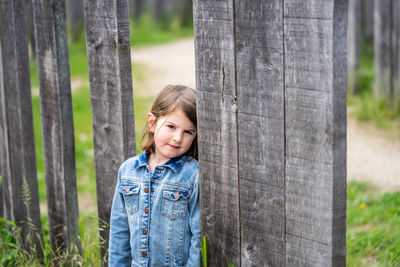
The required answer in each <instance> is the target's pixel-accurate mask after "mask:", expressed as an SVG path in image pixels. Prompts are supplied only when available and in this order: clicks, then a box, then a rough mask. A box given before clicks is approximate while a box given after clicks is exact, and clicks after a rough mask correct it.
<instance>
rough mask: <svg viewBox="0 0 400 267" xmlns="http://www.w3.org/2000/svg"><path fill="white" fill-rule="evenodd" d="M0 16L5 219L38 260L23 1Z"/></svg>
mask: <svg viewBox="0 0 400 267" xmlns="http://www.w3.org/2000/svg"><path fill="white" fill-rule="evenodd" d="M0 12H1V16H0V19H1V21H0V38H1V56H2V57H1V64H2V74H3V75H2V76H3V77H2V86H1V89H2V90H1V104H0V105H1V125H2V126H1V130H2V136H1V141H2V144H1V148H2V149H1V150H2V157H1V164H2V168H1V169H2V178H3V179H2V182H3V200H4V201H5V203H4V208H5V209H4V215H5V216H6V218H7V219H8V220H13V221H15V223H16V224H17V225H18V226H21V227H22V232H21V237H22V240H23V242H24V246H25V248H27V249H28V250H32V249H31V248H32V246H33V245H35V246H36V252H37V253H38V255H39V257H41V256H42V255H43V253H42V250H41V245H40V244H41V222H40V212H39V194H38V185H37V178H36V157H35V143H34V136H33V119H32V103H31V90H30V76H29V58H28V42H27V37H26V35H27V34H26V24H25V8H24V1H22V0H12V1H9V0H4V1H1V3H0ZM32 252H33V251H32Z"/></svg>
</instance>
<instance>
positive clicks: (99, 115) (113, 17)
mask: <svg viewBox="0 0 400 267" xmlns="http://www.w3.org/2000/svg"><path fill="white" fill-rule="evenodd" d="M84 5H85V21H86V36H87V37H86V46H87V54H88V63H89V79H90V92H91V93H90V95H91V110H92V123H93V141H94V155H95V169H96V186H97V203H98V214H99V224H100V228H101V229H104V230H102V231H101V232H100V236H101V239H102V240H103V241H104V242H103V243H102V244H103V246H102V247H101V255H102V259H105V258H106V257H104V256H105V255H106V251H107V249H108V235H109V229H108V224H109V220H110V211H111V204H112V197H113V194H114V191H113V190H110V189H113V188H115V185H116V182H117V172H118V168H119V166H120V164H121V163H122V162H123V161H124V160H125V159H127V158H128V157H131V156H134V155H135V154H136V143H135V128H134V112H133V92H132V69H131V61H130V33H129V9H128V0H117V1H108V0H101V1H98V0H96V1H94V0H86V1H85V2H84ZM103 264H104V265H106V262H103Z"/></svg>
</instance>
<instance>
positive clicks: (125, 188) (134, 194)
mask: <svg viewBox="0 0 400 267" xmlns="http://www.w3.org/2000/svg"><path fill="white" fill-rule="evenodd" d="M139 189H140V185H137V184H122V185H120V186H119V188H118V191H119V192H120V193H121V194H122V196H123V198H124V201H125V209H126V211H127V212H128V213H129V214H133V213H135V212H137V210H138V207H139Z"/></svg>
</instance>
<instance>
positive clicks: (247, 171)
mask: <svg viewBox="0 0 400 267" xmlns="http://www.w3.org/2000/svg"><path fill="white" fill-rule="evenodd" d="M347 7H348V5H347V0H330V1H324V2H320V1H319V2H316V1H312V0H308V1H288V0H286V1H284V0H277V1H251V0H245V1H239V0H237V1H234V0H225V1H213V0H208V1H205V0H201V1H200V0H197V1H194V23H195V27H194V31H195V48H196V87H197V90H198V104H197V105H198V138H199V159H200V160H199V162H200V188H201V190H200V203H201V223H202V232H203V234H204V235H206V236H207V238H208V247H209V249H208V251H209V254H208V262H209V265H210V266H226V263H227V261H230V262H232V263H234V265H235V266H309V265H317V266H322V265H326V266H344V265H345V255H346V91H347V90H346V86H347V81H346V71H347V68H346V28H347Z"/></svg>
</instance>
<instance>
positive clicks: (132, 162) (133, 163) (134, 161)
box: [119, 152, 147, 171]
mask: <svg viewBox="0 0 400 267" xmlns="http://www.w3.org/2000/svg"><path fill="white" fill-rule="evenodd" d="M146 163H147V156H146V153H145V152H144V153H142V154H139V155H136V156H134V157H131V158H128V159H127V160H125V161H124V162H123V163H122V164H121V166H120V167H119V170H120V171H126V170H132V169H136V168H138V167H139V166H142V165H145V164H146Z"/></svg>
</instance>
